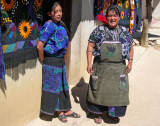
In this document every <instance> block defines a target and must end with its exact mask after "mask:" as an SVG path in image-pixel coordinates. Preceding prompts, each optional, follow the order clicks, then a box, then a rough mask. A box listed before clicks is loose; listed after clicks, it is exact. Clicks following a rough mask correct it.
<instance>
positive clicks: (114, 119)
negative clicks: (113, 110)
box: [108, 115, 120, 123]
mask: <svg viewBox="0 0 160 126" xmlns="http://www.w3.org/2000/svg"><path fill="white" fill-rule="evenodd" d="M108 117H109V118H110V119H112V120H113V121H115V122H116V123H119V121H120V118H119V117H112V116H109V115H108Z"/></svg>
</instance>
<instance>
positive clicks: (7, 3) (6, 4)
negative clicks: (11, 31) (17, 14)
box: [1, 0, 14, 11]
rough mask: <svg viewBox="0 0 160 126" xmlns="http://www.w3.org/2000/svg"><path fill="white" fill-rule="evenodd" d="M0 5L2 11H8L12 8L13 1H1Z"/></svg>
mask: <svg viewBox="0 0 160 126" xmlns="http://www.w3.org/2000/svg"><path fill="white" fill-rule="evenodd" d="M1 4H2V7H3V9H5V10H6V11H9V10H11V9H12V8H13V6H14V0H1Z"/></svg>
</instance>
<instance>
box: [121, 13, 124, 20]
mask: <svg viewBox="0 0 160 126" xmlns="http://www.w3.org/2000/svg"><path fill="white" fill-rule="evenodd" d="M121 18H122V19H123V18H124V11H121Z"/></svg>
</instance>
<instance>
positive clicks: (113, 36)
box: [89, 25, 133, 59]
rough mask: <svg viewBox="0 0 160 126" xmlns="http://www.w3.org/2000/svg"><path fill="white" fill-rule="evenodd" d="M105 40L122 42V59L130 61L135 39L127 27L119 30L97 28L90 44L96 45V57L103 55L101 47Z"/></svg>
mask: <svg viewBox="0 0 160 126" xmlns="http://www.w3.org/2000/svg"><path fill="white" fill-rule="evenodd" d="M118 33H119V36H118ZM105 40H109V41H117V40H118V41H120V42H121V43H122V59H129V52H130V49H131V46H132V43H133V38H132V36H131V34H130V33H129V31H128V30H127V29H126V28H125V27H122V26H119V29H109V28H108V27H107V26H105V25H101V26H98V27H97V28H95V29H94V30H93V32H92V33H91V35H90V37H89V42H92V43H95V47H94V51H93V55H94V56H98V55H100V54H101V50H100V47H101V44H102V42H103V41H105Z"/></svg>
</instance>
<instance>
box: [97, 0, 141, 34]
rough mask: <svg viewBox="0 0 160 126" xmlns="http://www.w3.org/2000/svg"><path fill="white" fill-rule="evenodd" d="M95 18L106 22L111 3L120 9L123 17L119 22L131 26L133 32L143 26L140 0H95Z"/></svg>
mask: <svg viewBox="0 0 160 126" xmlns="http://www.w3.org/2000/svg"><path fill="white" fill-rule="evenodd" d="M94 5H95V6H94V15H95V20H100V21H102V22H103V23H106V22H107V21H106V17H105V15H106V10H107V8H108V7H109V6H110V5H114V6H117V7H118V8H119V9H120V13H121V19H120V22H119V24H120V25H122V26H125V27H127V28H129V31H130V33H131V34H133V33H135V31H136V30H140V27H141V8H140V1H139V0H95V3H94Z"/></svg>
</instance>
